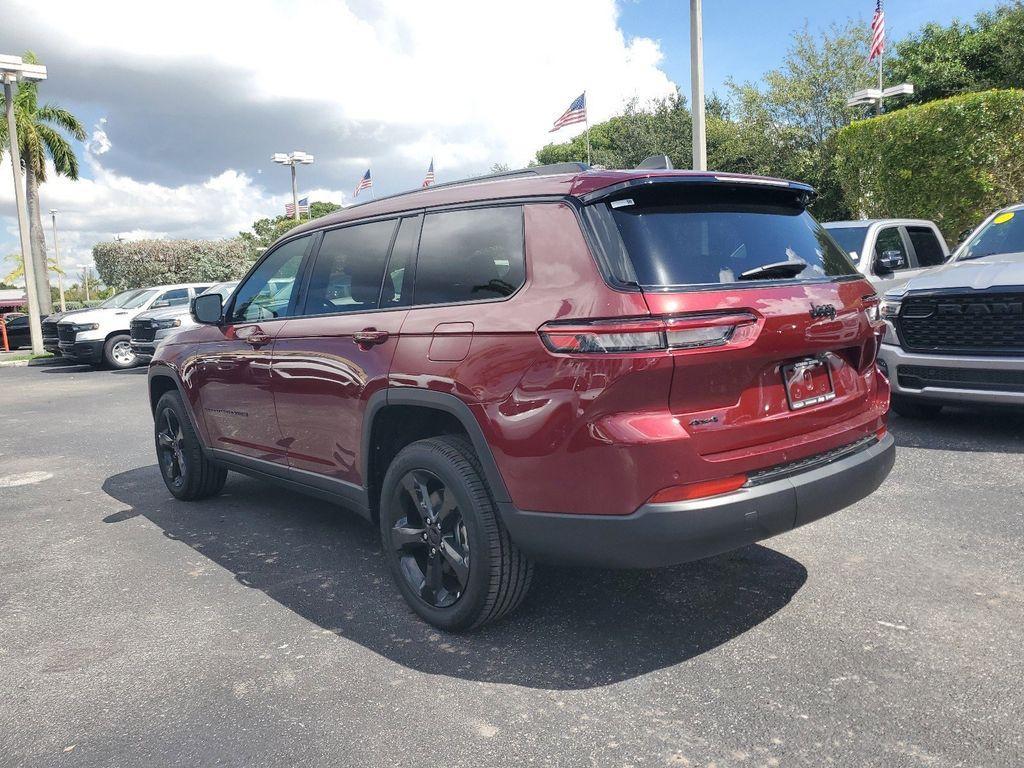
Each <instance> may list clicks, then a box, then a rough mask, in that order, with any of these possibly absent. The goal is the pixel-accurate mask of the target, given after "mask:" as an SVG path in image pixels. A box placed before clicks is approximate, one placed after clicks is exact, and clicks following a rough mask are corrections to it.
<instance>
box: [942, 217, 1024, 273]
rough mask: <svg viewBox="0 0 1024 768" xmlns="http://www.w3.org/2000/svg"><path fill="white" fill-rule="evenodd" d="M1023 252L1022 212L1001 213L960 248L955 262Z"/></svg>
mask: <svg viewBox="0 0 1024 768" xmlns="http://www.w3.org/2000/svg"><path fill="white" fill-rule="evenodd" d="M1022 251H1024V210H1022V211H1003V212H1002V213H1000V214H997V215H996V216H995V217H994V218H993V219H992V220H991V221H990V222H989V223H988V224H986V225H985V226H984V227H982V228H981V230H980V231H979V232H978V233H977V234H975V236H974V237H972V238H971V239H970V240H968V241H967V242H966V243H964V244H963V245H961V246H960V250H958V251H957V254H956V258H957V260H958V261H959V260H961V259H963V260H967V259H980V258H981V257H982V256H994V255H996V254H999V253H1020V252H1022Z"/></svg>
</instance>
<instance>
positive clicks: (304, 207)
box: [284, 197, 309, 216]
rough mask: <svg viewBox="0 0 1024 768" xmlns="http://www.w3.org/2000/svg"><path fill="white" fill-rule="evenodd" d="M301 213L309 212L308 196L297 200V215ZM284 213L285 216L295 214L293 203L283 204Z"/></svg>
mask: <svg viewBox="0 0 1024 768" xmlns="http://www.w3.org/2000/svg"><path fill="white" fill-rule="evenodd" d="M303 213H309V198H308V197H304V198H302V199H301V200H299V215H300V216H301V215H302V214H303ZM284 215H285V216H294V215H295V203H286V204H285V206H284Z"/></svg>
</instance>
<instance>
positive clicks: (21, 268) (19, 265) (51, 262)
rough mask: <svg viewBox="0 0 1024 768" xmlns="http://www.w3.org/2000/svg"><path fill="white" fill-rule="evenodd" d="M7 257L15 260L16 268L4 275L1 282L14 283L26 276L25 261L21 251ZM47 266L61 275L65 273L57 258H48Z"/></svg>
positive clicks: (0, 278) (0, 279)
mask: <svg viewBox="0 0 1024 768" xmlns="http://www.w3.org/2000/svg"><path fill="white" fill-rule="evenodd" d="M7 258H8V259H10V260H11V261H13V262H14V269H12V270H11V271H10V272H9V273H7V274H6V275H4V276H3V277H0V283H10V284H12V285H13V284H15V283H16V282H17V281H18V280H21V279H23V278H24V277H25V262H24V260H22V258H21V251H18V252H17V253H11V254H8V256H7ZM46 266H47V267H48V268H49V270H50V271H51V272H56V273H57V274H58V275H61V276H63V275H64V270H63V269H61V268H60V265H59V264H58V263H57V259H48V260H47V262H46Z"/></svg>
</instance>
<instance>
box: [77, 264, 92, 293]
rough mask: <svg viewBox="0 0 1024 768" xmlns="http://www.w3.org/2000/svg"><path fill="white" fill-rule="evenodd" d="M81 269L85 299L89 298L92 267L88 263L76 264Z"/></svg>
mask: <svg viewBox="0 0 1024 768" xmlns="http://www.w3.org/2000/svg"><path fill="white" fill-rule="evenodd" d="M75 266H76V267H78V268H79V269H80V270H82V285H83V287H84V288H85V300H86V301H88V300H89V270H90V269H91V267H90V266H89V265H88V264H76V265H75Z"/></svg>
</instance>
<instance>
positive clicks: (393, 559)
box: [380, 435, 533, 631]
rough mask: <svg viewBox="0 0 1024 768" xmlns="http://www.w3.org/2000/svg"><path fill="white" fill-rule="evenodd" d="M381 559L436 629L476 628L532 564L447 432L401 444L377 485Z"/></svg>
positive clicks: (515, 595)
mask: <svg viewBox="0 0 1024 768" xmlns="http://www.w3.org/2000/svg"><path fill="white" fill-rule="evenodd" d="M380 506H381V510H380V529H381V539H382V543H383V547H384V557H385V559H386V560H387V562H388V568H389V569H390V570H391V575H392V576H393V577H394V579H395V582H396V584H397V585H398V589H399V591H401V593H402V596H403V597H404V598H405V600H406V602H407V603H409V605H410V607H412V609H413V610H414V611H416V613H417V614H419V615H420V616H421V617H422V618H423V619H425V620H426V621H428V622H430V623H431V624H433V625H434V626H436V627H439V628H441V629H445V630H451V631H458V630H466V629H472V628H475V627H479V626H481V625H483V624H486V623H487V622H490V621H494V620H495V619H498V618H500V617H502V616H504V615H505V614H506V613H508V612H510V611H512V610H513V609H515V608H516V607H517V606H518V605H519V604H520V603H521V602H522V600H523V598H524V597H525V596H526V592H527V590H528V589H529V586H530V580H531V578H532V576H533V565H532V563H531V562H530V561H529V560H528V559H527V557H526V556H525V555H524V554H523V553H522V552H520V551H519V548H518V547H516V545H515V544H514V543H513V542H512V539H511V538H510V537H509V535H508V531H507V530H505V527H504V526H503V525H502V523H501V520H500V519H499V518H498V515H497V510H496V509H495V506H494V501H493V499H492V498H491V494H490V491H489V489H488V487H487V483H486V481H485V480H484V478H483V472H482V470H481V468H480V463H479V460H478V459H477V456H476V453H475V452H474V450H473V446H472V445H471V444H470V443H469V441H468V440H466V439H465V438H462V437H458V436H454V435H446V436H444V437H436V438H431V439H429V440H420V441H418V442H415V443H412V444H411V445H408V446H406V447H405V448H404V449H402V451H401V452H400V453H399V454H398V456H396V457H395V459H394V461H393V462H391V466H390V467H388V471H387V474H386V475H385V477H384V482H383V485H382V488H381V504H380Z"/></svg>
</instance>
